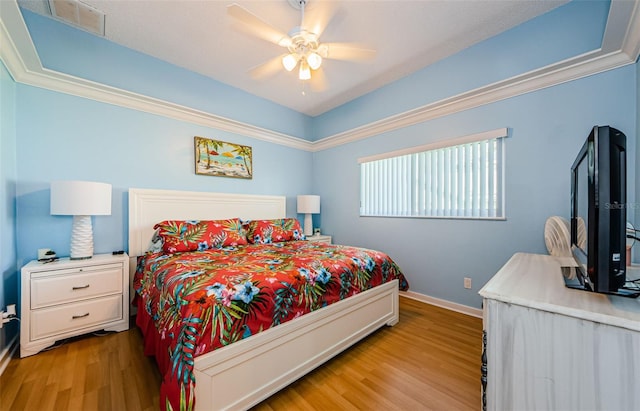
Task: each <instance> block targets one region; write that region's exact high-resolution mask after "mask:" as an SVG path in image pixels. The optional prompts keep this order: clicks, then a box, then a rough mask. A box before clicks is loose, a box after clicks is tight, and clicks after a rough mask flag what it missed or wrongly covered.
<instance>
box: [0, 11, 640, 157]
mask: <svg viewBox="0 0 640 411" xmlns="http://www.w3.org/2000/svg"><path fill="white" fill-rule="evenodd" d="M639 3H640V0H634V1H633V2H629V1H626V0H612V2H611V7H610V11H609V17H608V20H607V26H606V29H605V35H604V37H603V43H602V48H600V49H598V50H594V51H592V52H589V53H585V54H583V55H580V56H576V57H573V58H570V59H567V60H564V61H561V62H558V63H554V64H551V65H549V66H546V67H543V68H540V69H537V70H533V71H530V72H528V73H524V74H521V75H518V76H514V77H512V78H509V79H506V80H503V81H499V82H496V83H493V84H489V85H487V86H483V87H480V88H477V89H474V90H471V91H468V92H465V93H461V94H458V95H456V96H452V97H448V98H445V99H442V100H439V101H436V102H433V103H430V104H427V105H424V106H421V107H418V108H415V109H412V110H409V111H406V112H404V113H401V114H397V115H394V116H390V117H387V118H384V119H381V120H378V121H374V122H372V123H369V124H366V125H364V126H361V127H356V128H353V129H351V130H347V131H344V132H341V133H337V134H334V135H331V136H328V137H325V138H322V139H320V140H318V141H315V142H309V141H307V140H304V139H302V138H298V137H294V136H290V135H286V134H283V133H279V132H276V131H272V130H267V129H264V128H261V127H257V126H253V125H251V124H247V123H244V122H240V121H236V120H231V119H228V118H224V117H221V116H218V115H215V114H211V113H208V112H205V111H202V110H197V109H193V108H190V107H186V106H182V105H179V104H174V103H171V102H168V101H164V100H160V99H156V98H153V97H149V96H144V95H141V94H137V93H133V92H129V91H126V90H122V89H118V88H115V87H111V86H107V85H104V84H100V83H96V82H92V81H88V80H85V79H81V78H78V77H74V76H70V75H67V74H64V73H60V72H57V71H53V70H49V69H45V68H43V67H42V64H41V62H40V59H39V58H38V55H37V51H36V49H35V46H34V45H33V42H32V41H31V37H30V35H29V32H28V29H27V27H26V25H25V23H24V20H23V19H22V14H21V13H20V10H19V7H18V5H17V3H16V1H15V0H11V1H9V0H0V45H2V47H0V58H1V59H2V61H3V62H4V64H5V66H6V67H7V69H8V70H9V72H10V73H11V75H12V76H13V78H14V79H15V81H17V82H20V83H23V84H27V85H31V86H35V87H41V88H46V89H49V90H53V91H57V92H61V93H65V94H71V95H75V96H79V97H84V98H88V99H92V100H95V101H100V102H104V103H108V104H114V105H118V106H122V107H127V108H131V109H134V110H139V111H143V112H147V113H151V114H157V115H160V116H164V117H169V118H174V119H177V120H181V121H185V122H189V123H194V124H199V125H203V126H206V127H212V128H216V129H219V130H224V131H229V132H232V133H237V134H241V135H245V136H248V137H253V138H256V139H259V140H264V141H268V142H270V143H274V144H279V145H284V146H288V147H292V148H296V149H300V150H305V151H322V150H327V149H329V148H333V147H337V146H340V145H342V144H347V143H351V142H354V141H358V140H362V139H366V138H369V137H372V136H375V135H378V134H381V133H385V132H388V131H392V130H397V129H400V128H404V127H408V126H411V125H414V124H418V123H422V122H425V121H429V120H432V119H435V118H439V117H443V116H448V115H451V114H454V113H458V112H461V111H464V110H468V109H471V108H474V107H479V106H482V105H486V104H490V103H493V102H496V101H500V100H504V99H507V98H510V97H515V96H518V95H522V94H525V93H529V92H532V91H536V90H540V89H544V88H547V87H551V86H554V85H558V84H561V83H565V82H568V81H572V80H576V79H579V78H582V77H586V76H590V75H593V74H597V73H601V72H603V71H607V70H611V69H614V68H618V67H622V66H624V65H627V64H632V63H635V61H636V60H637V58H638V54H639V53H640V11H639V10H640V7H639V6H638V4H639Z"/></svg>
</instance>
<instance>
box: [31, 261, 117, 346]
mask: <svg viewBox="0 0 640 411" xmlns="http://www.w3.org/2000/svg"><path fill="white" fill-rule="evenodd" d="M20 314H21V315H20V321H21V326H20V357H26V356H29V355H33V354H37V353H38V352H40V351H41V350H42V349H44V348H46V347H48V346H50V345H52V344H53V343H55V342H56V341H58V340H61V339H64V338H68V337H72V336H76V335H81V334H85V333H88V332H92V331H97V330H105V331H124V330H127V329H129V256H128V255H127V254H121V255H111V254H100V255H94V256H93V258H90V259H86V260H70V259H69V258H62V259H60V260H58V261H55V262H52V263H46V264H44V263H41V262H39V261H31V262H30V263H28V264H27V265H25V266H24V267H22V303H21V310H20Z"/></svg>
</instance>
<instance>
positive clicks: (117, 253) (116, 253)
mask: <svg viewBox="0 0 640 411" xmlns="http://www.w3.org/2000/svg"><path fill="white" fill-rule="evenodd" d="M112 254H113V255H122V254H124V250H118V251H114V252H113V253H112Z"/></svg>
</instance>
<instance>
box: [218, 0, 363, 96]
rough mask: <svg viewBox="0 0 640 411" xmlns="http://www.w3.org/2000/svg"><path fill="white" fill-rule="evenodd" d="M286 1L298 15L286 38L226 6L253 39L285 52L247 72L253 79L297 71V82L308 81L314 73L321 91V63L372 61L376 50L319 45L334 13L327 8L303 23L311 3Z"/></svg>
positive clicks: (248, 14) (243, 11)
mask: <svg viewBox="0 0 640 411" xmlns="http://www.w3.org/2000/svg"><path fill="white" fill-rule="evenodd" d="M287 1H288V3H289V4H290V5H291V6H292V7H294V8H296V9H299V10H300V14H301V21H300V25H299V26H296V27H294V28H292V29H291V30H290V31H289V33H288V34H285V33H284V32H282V31H280V30H278V29H277V28H275V27H273V26H271V25H270V24H269V23H266V22H265V21H263V20H262V19H261V18H259V17H258V16H256V15H255V14H253V13H251V12H250V11H249V10H247V9H245V8H244V7H242V6H240V5H239V4H237V3H233V4H231V5H229V6H227V13H228V14H229V15H230V16H231V17H233V18H235V19H236V20H238V21H239V22H241V23H243V26H244V27H245V28H246V29H248V30H250V31H251V32H252V33H253V34H254V35H256V36H258V37H260V38H262V39H263V40H267V41H269V42H271V43H274V44H277V45H279V46H281V47H284V48H286V49H287V51H286V52H285V53H284V54H282V55H279V56H276V57H274V58H273V59H270V60H269V61H267V62H265V63H262V64H260V65H258V66H256V67H254V68H252V69H250V70H249V73H250V75H251V76H252V77H253V78H263V77H267V76H270V75H273V74H276V73H277V72H278V71H279V70H281V69H282V68H284V69H285V70H287V71H293V69H295V68H296V67H298V78H299V79H300V80H303V81H306V80H310V79H311V73H312V72H313V73H314V81H313V82H312V84H314V83H315V84H314V85H315V86H316V87H315V88H316V89H318V90H322V89H324V88H325V84H324V83H325V80H324V74H323V72H322V69H321V66H322V61H323V59H335V60H351V61H357V60H370V59H373V58H374V57H375V55H376V51H375V50H370V49H365V48H360V47H357V46H356V45H353V44H350V43H321V42H320V40H319V37H320V35H321V34H322V32H323V31H324V29H325V28H326V26H327V24H328V23H329V21H330V20H331V18H332V17H333V10H331V9H330V8H328V7H324V8H322V9H320V8H317V7H316V10H314V11H315V13H314V15H313V19H312V18H309V17H307V19H306V20H305V6H307V4H308V3H309V1H310V0H287ZM326 4H328V3H326Z"/></svg>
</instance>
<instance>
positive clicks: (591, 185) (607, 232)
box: [571, 126, 627, 295]
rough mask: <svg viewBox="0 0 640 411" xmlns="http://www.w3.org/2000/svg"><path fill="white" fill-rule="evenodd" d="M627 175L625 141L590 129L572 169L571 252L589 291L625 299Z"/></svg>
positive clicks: (610, 131) (620, 135)
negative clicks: (622, 296) (621, 295)
mask: <svg viewBox="0 0 640 411" xmlns="http://www.w3.org/2000/svg"><path fill="white" fill-rule="evenodd" d="M626 173H627V162H626V136H625V135H624V134H623V133H622V132H621V131H619V130H616V129H615V128H613V127H609V126H595V127H593V129H592V130H591V133H590V134H589V136H588V137H587V139H586V141H585V143H584V145H583V146H582V148H581V149H580V152H579V153H578V155H577V157H576V159H575V161H574V163H573V166H572V167H571V250H572V253H573V257H574V259H575V261H576V263H577V265H578V267H577V275H578V277H579V280H580V283H581V286H582V287H583V288H584V289H586V290H588V291H594V292H600V293H614V294H618V293H621V294H623V295H626V294H627V293H626V292H625V291H624V290H623V287H624V285H625V280H626V272H625V268H626V255H625V243H626V238H625V236H626V219H627V217H626V192H627V186H626Z"/></svg>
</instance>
